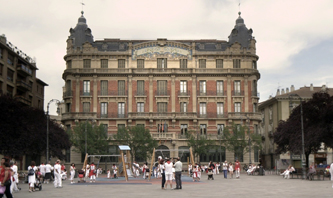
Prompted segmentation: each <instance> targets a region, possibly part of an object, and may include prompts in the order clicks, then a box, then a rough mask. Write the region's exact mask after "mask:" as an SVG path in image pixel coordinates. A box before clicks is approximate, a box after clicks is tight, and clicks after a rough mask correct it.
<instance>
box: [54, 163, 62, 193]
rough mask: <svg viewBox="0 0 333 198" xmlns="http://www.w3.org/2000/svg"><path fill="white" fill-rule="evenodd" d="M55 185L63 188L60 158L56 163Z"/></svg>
mask: <svg viewBox="0 0 333 198" xmlns="http://www.w3.org/2000/svg"><path fill="white" fill-rule="evenodd" d="M54 187H55V188H62V180H61V165H60V160H57V161H56V164H55V165H54Z"/></svg>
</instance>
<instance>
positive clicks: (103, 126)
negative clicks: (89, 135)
mask: <svg viewBox="0 0 333 198" xmlns="http://www.w3.org/2000/svg"><path fill="white" fill-rule="evenodd" d="M100 125H101V126H102V128H103V129H104V132H105V133H106V134H107V133H108V124H100Z"/></svg>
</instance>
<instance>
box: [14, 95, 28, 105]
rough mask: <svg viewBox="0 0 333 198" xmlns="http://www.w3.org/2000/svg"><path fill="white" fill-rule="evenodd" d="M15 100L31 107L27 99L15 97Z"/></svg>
mask: <svg viewBox="0 0 333 198" xmlns="http://www.w3.org/2000/svg"><path fill="white" fill-rule="evenodd" d="M15 98H16V100H17V101H19V102H21V103H23V104H25V105H28V106H31V100H30V99H29V98H26V97H24V96H22V95H16V96H15Z"/></svg>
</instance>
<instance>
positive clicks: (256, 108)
mask: <svg viewBox="0 0 333 198" xmlns="http://www.w3.org/2000/svg"><path fill="white" fill-rule="evenodd" d="M257 111H258V104H257V103H253V112H254V113H255V112H257Z"/></svg>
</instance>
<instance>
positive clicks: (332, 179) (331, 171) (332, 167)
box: [330, 162, 333, 188]
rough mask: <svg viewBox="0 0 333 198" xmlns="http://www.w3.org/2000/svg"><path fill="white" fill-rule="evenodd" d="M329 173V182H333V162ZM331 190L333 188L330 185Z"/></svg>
mask: <svg viewBox="0 0 333 198" xmlns="http://www.w3.org/2000/svg"><path fill="white" fill-rule="evenodd" d="M330 173H331V181H332V182H333V162H332V164H331V166H330ZM332 188H333V184H332Z"/></svg>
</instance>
